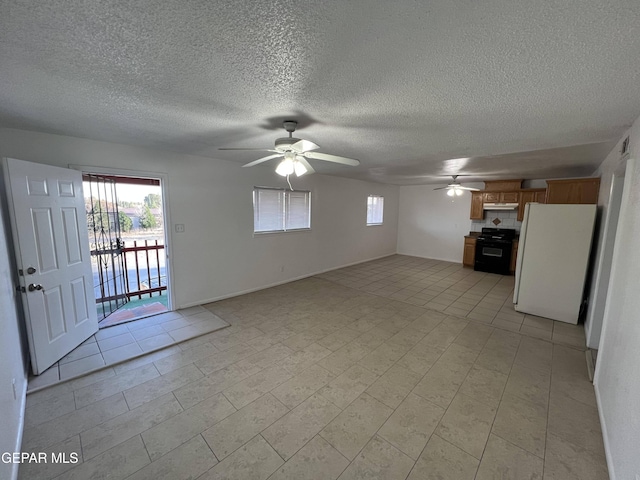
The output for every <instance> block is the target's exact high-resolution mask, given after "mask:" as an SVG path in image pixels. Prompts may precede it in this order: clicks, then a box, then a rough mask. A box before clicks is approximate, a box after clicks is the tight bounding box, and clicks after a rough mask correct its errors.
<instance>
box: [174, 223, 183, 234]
mask: <svg viewBox="0 0 640 480" xmlns="http://www.w3.org/2000/svg"><path fill="white" fill-rule="evenodd" d="M176 233H184V223H176Z"/></svg>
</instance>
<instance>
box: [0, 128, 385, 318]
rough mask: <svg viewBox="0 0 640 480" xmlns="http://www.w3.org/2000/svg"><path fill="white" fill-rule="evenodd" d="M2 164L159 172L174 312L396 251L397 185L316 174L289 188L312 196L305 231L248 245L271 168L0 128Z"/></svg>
mask: <svg viewBox="0 0 640 480" xmlns="http://www.w3.org/2000/svg"><path fill="white" fill-rule="evenodd" d="M0 156H2V157H14V158H18V159H21V160H27V161H32V162H39V163H48V164H51V165H57V166H62V167H66V166H68V165H70V164H77V165H91V166H98V167H112V168H118V169H130V170H138V171H151V172H159V173H165V174H166V175H167V178H168V182H167V184H168V185H167V186H168V191H167V198H166V201H167V202H168V205H169V211H170V212H169V215H170V220H171V222H172V225H171V228H172V233H171V250H172V254H171V257H172V265H173V282H172V284H173V288H174V294H175V300H176V305H175V306H176V307H184V306H189V305H194V304H198V303H202V302H207V301H210V300H212V299H217V298H221V297H225V296H229V295H232V294H236V293H240V292H244V291H250V290H253V289H258V288H262V287H265V286H268V285H272V284H276V283H279V282H285V281H288V280H290V279H294V278H298V277H301V276H305V275H310V274H313V273H316V272H321V271H324V270H327V269H331V268H336V267H340V266H343V265H347V264H351V263H356V262H360V261H364V260H368V259H372V258H377V257H381V256H385V255H390V254H394V253H395V252H396V240H397V211H398V187H396V186H389V185H379V184H373V183H368V182H363V181H358V180H350V179H344V178H338V177H330V176H326V175H318V174H314V175H310V176H308V177H303V178H301V179H293V180H292V182H293V186H294V188H299V189H309V190H311V191H312V220H311V221H312V228H311V231H310V232H299V233H287V234H273V235H258V236H254V235H253V207H252V189H253V186H254V185H258V186H274V187H284V186H285V182H284V179H283V178H282V177H280V176H278V175H276V174H275V173H274V172H273V168H274V166H273V165H272V166H264V167H262V166H260V167H254V168H248V169H246V168H241V165H240V164H239V163H234V162H226V161H222V160H214V159H211V158H204V157H197V156H192V155H184V154H177V153H172V152H167V151H159V150H151V149H144V148H135V147H129V146H125V145H118V144H113V143H106V142H96V141H92V140H85V139H78V138H72V137H65V136H60V135H49V134H44V133H35V132H27V131H21V130H13V129H0ZM370 193H374V194H381V195H384V197H385V209H384V225H382V226H379V227H378V226H376V227H367V226H366V201H367V195H368V194H370ZM176 223H181V224H184V225H185V233H175V232H173V225H174V224H176ZM282 267H284V272H281V269H282Z"/></svg>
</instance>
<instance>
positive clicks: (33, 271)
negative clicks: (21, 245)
mask: <svg viewBox="0 0 640 480" xmlns="http://www.w3.org/2000/svg"><path fill="white" fill-rule="evenodd" d="M27 273H28V274H29V275H33V274H34V273H36V269H35V268H33V267H29V268H27Z"/></svg>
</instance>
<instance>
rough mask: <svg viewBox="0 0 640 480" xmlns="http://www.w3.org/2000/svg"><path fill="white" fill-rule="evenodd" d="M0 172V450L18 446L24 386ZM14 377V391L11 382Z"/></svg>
mask: <svg viewBox="0 0 640 480" xmlns="http://www.w3.org/2000/svg"><path fill="white" fill-rule="evenodd" d="M1 177H2V175H1V174H0V365H1V367H0V453H2V452H16V451H19V450H20V439H21V436H22V421H23V415H24V402H25V396H26V390H27V375H26V368H25V350H24V349H23V347H22V345H23V343H24V342H23V338H24V337H23V335H22V334H21V331H20V323H19V319H18V305H17V302H18V301H19V300H18V298H17V294H16V291H15V285H17V281H16V273H15V270H14V264H13V260H12V259H13V257H12V255H13V252H11V251H10V249H11V248H12V245H11V244H10V243H11V242H10V239H9V236H10V232H9V230H8V219H7V218H6V215H3V212H4V210H5V195H4V186H3V182H2V178H1ZM14 379H15V382H16V383H15V391H16V396H15V397H14V393H13V392H14V387H13V385H12V382H13V380H14ZM17 466H18V465H17V464H14V465H12V464H5V463H2V462H0V478H7V479H8V478H15V475H16V474H17Z"/></svg>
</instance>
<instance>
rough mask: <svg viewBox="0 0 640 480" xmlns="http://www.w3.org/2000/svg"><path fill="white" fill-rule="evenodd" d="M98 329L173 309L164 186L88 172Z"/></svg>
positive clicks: (87, 204) (86, 182)
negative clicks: (168, 263)
mask: <svg viewBox="0 0 640 480" xmlns="http://www.w3.org/2000/svg"><path fill="white" fill-rule="evenodd" d="M82 179H83V190H84V195H85V209H86V212H87V226H88V229H89V243H90V250H91V266H92V270H93V280H94V282H93V286H94V296H95V299H96V310H97V314H98V321H99V324H98V326H99V327H100V328H106V327H110V326H113V325H119V324H121V323H125V322H130V321H133V320H138V319H141V318H145V317H148V316H151V315H156V314H159V313H163V312H167V311H169V310H171V304H170V295H169V293H170V292H169V288H170V285H169V281H168V275H167V262H166V258H167V257H166V250H165V246H166V245H165V244H166V241H165V240H166V230H165V225H166V221H165V214H164V201H163V193H162V181H161V179H159V178H146V177H136V176H122V175H109V174H101V173H84V174H83V177H82Z"/></svg>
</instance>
